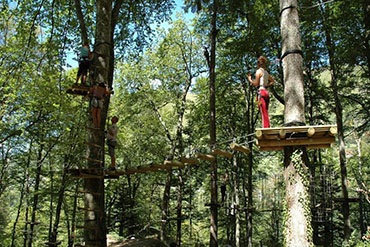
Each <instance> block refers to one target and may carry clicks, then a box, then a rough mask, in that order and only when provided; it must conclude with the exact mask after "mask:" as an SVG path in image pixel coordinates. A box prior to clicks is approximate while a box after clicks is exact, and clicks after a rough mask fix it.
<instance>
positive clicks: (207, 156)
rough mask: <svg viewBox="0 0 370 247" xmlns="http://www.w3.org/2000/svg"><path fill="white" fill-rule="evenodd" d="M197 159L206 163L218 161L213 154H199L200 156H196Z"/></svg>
mask: <svg viewBox="0 0 370 247" xmlns="http://www.w3.org/2000/svg"><path fill="white" fill-rule="evenodd" d="M196 157H197V158H198V159H201V160H205V161H211V162H212V161H215V160H216V158H215V156H213V155H211V154H201V153H198V154H196Z"/></svg>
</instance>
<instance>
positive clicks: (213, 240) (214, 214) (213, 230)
mask: <svg viewBox="0 0 370 247" xmlns="http://www.w3.org/2000/svg"><path fill="white" fill-rule="evenodd" d="M212 11H213V13H212V20H211V27H212V30H211V54H210V61H209V65H210V66H209V91H210V100H209V114H210V148H211V150H212V149H213V148H215V146H216V86H215V84H216V72H215V68H216V37H217V11H218V0H214V1H213V10H212ZM217 201H218V200H217V159H215V160H214V161H212V162H211V207H210V208H211V216H210V225H211V226H210V243H209V246H210V247H217V246H218V239H217V238H218V236H217V231H218V229H217V225H218V204H217Z"/></svg>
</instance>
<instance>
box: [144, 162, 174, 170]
mask: <svg viewBox="0 0 370 247" xmlns="http://www.w3.org/2000/svg"><path fill="white" fill-rule="evenodd" d="M149 167H150V168H153V169H154V170H155V171H158V170H169V169H171V168H170V167H168V166H165V165H163V164H151V165H150V166H149Z"/></svg>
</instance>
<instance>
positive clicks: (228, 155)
mask: <svg viewBox="0 0 370 247" xmlns="http://www.w3.org/2000/svg"><path fill="white" fill-rule="evenodd" d="M212 154H213V155H221V156H223V157H226V158H229V159H231V158H232V157H233V153H230V152H228V151H224V150H221V149H213V151H212Z"/></svg>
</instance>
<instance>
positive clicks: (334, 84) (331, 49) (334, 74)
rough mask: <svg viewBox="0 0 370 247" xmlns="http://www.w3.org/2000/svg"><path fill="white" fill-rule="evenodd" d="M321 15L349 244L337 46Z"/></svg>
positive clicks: (345, 228) (346, 233)
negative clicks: (326, 50) (327, 57)
mask: <svg viewBox="0 0 370 247" xmlns="http://www.w3.org/2000/svg"><path fill="white" fill-rule="evenodd" d="M321 13H322V17H323V28H324V32H325V38H326V40H325V41H326V46H327V49H328V53H329V65H330V76H331V81H330V83H331V88H332V90H333V97H334V104H335V107H334V111H335V116H336V122H337V128H338V142H339V163H340V174H341V187H342V194H343V199H344V200H343V203H342V213H343V221H344V229H343V231H344V236H343V238H344V241H345V242H348V241H349V239H350V237H351V232H352V230H351V228H352V227H351V220H350V212H349V211H350V208H349V201H348V179H347V158H346V148H345V141H344V128H343V107H342V103H341V100H340V97H339V88H338V69H337V67H336V64H335V45H334V43H333V41H332V38H331V32H330V30H329V26H328V23H327V19H326V14H325V10H324V8H323V6H321Z"/></svg>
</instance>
